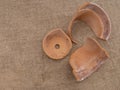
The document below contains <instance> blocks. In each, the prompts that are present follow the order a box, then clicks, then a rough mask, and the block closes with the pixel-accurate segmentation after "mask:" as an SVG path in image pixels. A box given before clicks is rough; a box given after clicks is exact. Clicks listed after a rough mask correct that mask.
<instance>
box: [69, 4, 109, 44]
mask: <svg viewBox="0 0 120 90" xmlns="http://www.w3.org/2000/svg"><path fill="white" fill-rule="evenodd" d="M77 20H81V21H83V22H85V23H86V24H88V25H89V26H90V27H91V28H92V30H93V32H94V33H95V34H96V36H97V37H98V38H100V39H103V40H108V38H109V36H110V32H111V23H110V19H109V17H108V15H107V13H106V12H105V11H104V10H103V8H101V7H100V6H98V5H97V4H95V3H90V2H87V3H85V4H84V5H83V6H81V7H80V8H79V9H78V10H77V12H76V14H75V15H74V16H73V18H72V20H71V22H70V23H69V26H68V35H69V36H70V38H71V39H72V41H73V42H75V43H77V42H76V40H75V39H73V37H72V28H73V24H74V22H75V21H77Z"/></svg>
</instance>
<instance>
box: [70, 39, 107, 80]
mask: <svg viewBox="0 0 120 90" xmlns="http://www.w3.org/2000/svg"><path fill="white" fill-rule="evenodd" d="M107 58H108V54H107V52H106V51H105V50H104V49H103V48H102V47H101V46H100V45H99V44H98V43H97V41H96V40H94V39H92V38H87V41H86V42H85V44H84V45H83V46H82V47H80V48H79V49H77V50H76V51H75V52H74V53H73V54H72V55H71V57H70V65H71V66H72V69H73V74H74V76H75V78H76V79H77V81H82V80H84V79H85V78H87V77H88V76H89V75H91V74H92V73H93V72H94V71H96V70H97V69H98V68H99V67H100V66H101V64H103V63H104V61H105V60H106V59H107Z"/></svg>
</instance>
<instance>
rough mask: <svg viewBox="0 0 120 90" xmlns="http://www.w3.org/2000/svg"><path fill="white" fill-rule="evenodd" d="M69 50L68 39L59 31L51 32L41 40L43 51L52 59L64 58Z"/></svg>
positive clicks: (69, 41)
mask: <svg viewBox="0 0 120 90" xmlns="http://www.w3.org/2000/svg"><path fill="white" fill-rule="evenodd" d="M71 48H72V42H71V40H70V38H69V37H68V36H67V35H66V34H65V32H64V31H63V30H61V29H55V30H52V31H51V32H49V33H48V34H47V35H46V36H45V37H44V39H43V50H44V52H45V53H46V54H47V55H48V56H49V57H50V58H52V59H61V58H64V57H65V56H66V55H67V54H68V53H69V51H70V49H71Z"/></svg>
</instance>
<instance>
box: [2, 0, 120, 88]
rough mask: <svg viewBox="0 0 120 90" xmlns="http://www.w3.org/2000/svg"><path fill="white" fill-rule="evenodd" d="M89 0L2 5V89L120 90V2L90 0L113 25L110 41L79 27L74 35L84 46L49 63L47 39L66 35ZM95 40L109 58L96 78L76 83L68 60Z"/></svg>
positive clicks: (7, 1) (19, 0)
mask: <svg viewBox="0 0 120 90" xmlns="http://www.w3.org/2000/svg"><path fill="white" fill-rule="evenodd" d="M85 1H86V0H0V90H120V5H119V4H120V0H88V1H91V2H95V3H97V4H99V5H100V6H101V7H103V8H104V9H105V11H106V12H107V13H108V14H109V16H110V18H111V22H112V32H111V37H110V39H109V40H108V41H107V42H105V41H102V40H99V39H97V38H96V36H95V35H94V34H93V32H92V31H91V30H90V28H89V27H88V26H87V25H86V24H84V23H83V22H80V23H78V24H76V25H75V27H74V30H73V31H74V32H73V36H74V37H76V38H77V40H78V41H79V45H73V49H72V50H71V52H70V53H69V55H68V56H67V57H65V58H64V59H63V60H59V61H54V60H51V59H49V58H48V57H47V56H46V55H45V53H44V52H43V50H42V47H41V45H42V39H43V37H44V35H45V34H46V33H48V32H49V31H50V30H52V29H54V28H58V27H59V28H62V29H63V30H65V31H66V30H67V27H68V23H69V22H70V20H71V18H72V16H73V14H74V12H75V11H76V9H77V7H78V6H79V5H82V4H83V3H84V2H85ZM86 36H90V37H94V38H95V39H96V40H98V42H99V43H100V44H101V45H102V46H103V47H104V48H105V49H106V50H107V51H108V52H109V54H110V58H109V59H108V60H107V62H106V63H105V64H104V65H103V66H102V67H101V68H100V69H99V70H98V71H97V72H95V73H94V74H93V75H92V76H90V77H89V78H88V79H86V80H84V81H83V82H80V83H78V82H76V81H75V78H74V77H73V75H72V72H71V67H70V66H69V63H68V60H69V56H70V55H71V53H72V52H73V51H74V50H75V49H76V48H78V47H79V46H81V45H82V44H83V43H84V40H85V38H86Z"/></svg>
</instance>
